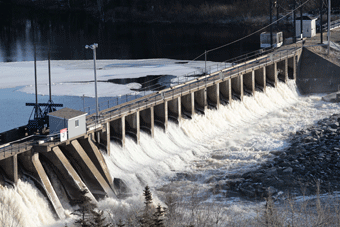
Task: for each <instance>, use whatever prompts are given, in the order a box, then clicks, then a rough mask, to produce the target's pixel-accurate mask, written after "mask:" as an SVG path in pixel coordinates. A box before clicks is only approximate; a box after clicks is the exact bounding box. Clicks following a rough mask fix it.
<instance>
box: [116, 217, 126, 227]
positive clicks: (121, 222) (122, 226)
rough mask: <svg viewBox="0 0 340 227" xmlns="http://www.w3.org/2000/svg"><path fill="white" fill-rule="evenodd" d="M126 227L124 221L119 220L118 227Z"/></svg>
mask: <svg viewBox="0 0 340 227" xmlns="http://www.w3.org/2000/svg"><path fill="white" fill-rule="evenodd" d="M124 226H125V224H124V223H123V221H122V219H119V222H118V224H117V227H124Z"/></svg>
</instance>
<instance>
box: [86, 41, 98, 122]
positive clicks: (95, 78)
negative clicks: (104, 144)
mask: <svg viewBox="0 0 340 227" xmlns="http://www.w3.org/2000/svg"><path fill="white" fill-rule="evenodd" d="M89 48H90V49H92V50H93V63H94V87H95V95H96V119H98V117H99V111H98V95H97V71H96V69H97V67H96V48H98V43H94V44H92V45H86V46H85V49H89Z"/></svg>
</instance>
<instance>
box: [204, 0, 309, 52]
mask: <svg viewBox="0 0 340 227" xmlns="http://www.w3.org/2000/svg"><path fill="white" fill-rule="evenodd" d="M310 1H311V0H307V1H306V2H304V3H303V4H301V5H299V6H298V7H296V8H295V9H294V10H292V12H290V13H287V14H286V15H284V16H283V17H281V18H280V19H277V20H276V21H274V22H272V23H271V24H268V25H267V26H264V27H263V28H261V29H259V30H257V31H255V32H253V33H251V34H249V35H246V36H244V37H242V38H240V39H237V40H235V41H232V42H230V43H227V44H224V45H222V46H219V47H216V48H214V49H210V50H207V53H209V52H212V51H215V50H218V49H221V48H223V47H226V46H229V45H231V44H234V43H237V42H239V41H242V40H244V39H246V38H248V37H250V36H252V35H255V34H256V33H258V32H261V31H263V30H264V29H266V28H268V27H269V26H271V25H273V24H275V23H277V22H278V21H281V20H283V19H285V18H286V17H287V16H289V15H290V14H292V13H294V12H295V11H297V10H298V9H300V8H301V7H302V6H304V5H305V4H307V3H308V2H310ZM202 55H203V54H202ZM202 55H201V56H202Z"/></svg>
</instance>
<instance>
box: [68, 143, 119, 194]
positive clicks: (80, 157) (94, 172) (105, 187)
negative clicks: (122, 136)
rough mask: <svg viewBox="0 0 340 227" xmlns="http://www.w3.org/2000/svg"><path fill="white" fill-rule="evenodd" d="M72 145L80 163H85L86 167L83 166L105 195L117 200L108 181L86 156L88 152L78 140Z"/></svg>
mask: <svg viewBox="0 0 340 227" xmlns="http://www.w3.org/2000/svg"><path fill="white" fill-rule="evenodd" d="M70 145H71V146H72V148H73V149H74V151H75V152H76V153H77V156H78V161H81V162H83V163H84V164H85V165H82V166H86V168H88V170H89V172H91V174H92V175H93V177H94V178H95V179H96V180H97V182H98V183H99V185H100V186H101V187H102V189H103V190H104V191H105V193H106V194H107V195H108V196H109V197H113V198H116V195H115V194H114V192H113V190H112V188H111V187H110V185H109V184H108V183H107V182H106V180H105V179H104V177H103V176H102V175H101V173H100V172H99V170H98V169H97V168H96V166H95V165H94V164H93V162H92V161H91V159H90V158H89V156H88V155H87V154H86V152H85V151H84V149H83V148H82V146H81V145H80V144H79V142H78V141H77V140H73V141H72V142H71V144H70Z"/></svg>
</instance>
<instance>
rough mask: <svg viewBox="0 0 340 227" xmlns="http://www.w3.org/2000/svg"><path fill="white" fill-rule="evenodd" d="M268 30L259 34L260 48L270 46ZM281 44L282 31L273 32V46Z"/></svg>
mask: <svg viewBox="0 0 340 227" xmlns="http://www.w3.org/2000/svg"><path fill="white" fill-rule="evenodd" d="M270 42H271V41H270V32H262V33H261V35H260V46H261V48H270V47H271V43H270ZM282 44H283V33H282V32H273V47H275V48H277V47H280V46H282Z"/></svg>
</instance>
